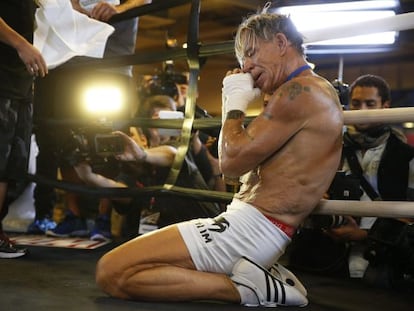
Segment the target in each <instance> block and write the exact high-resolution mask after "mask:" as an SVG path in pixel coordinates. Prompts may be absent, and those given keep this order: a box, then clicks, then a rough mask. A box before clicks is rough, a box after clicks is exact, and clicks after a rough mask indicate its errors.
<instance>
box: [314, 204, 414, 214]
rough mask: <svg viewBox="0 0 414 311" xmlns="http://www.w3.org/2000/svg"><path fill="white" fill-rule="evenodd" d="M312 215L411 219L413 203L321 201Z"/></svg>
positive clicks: (413, 210) (413, 208)
mask: <svg viewBox="0 0 414 311" xmlns="http://www.w3.org/2000/svg"><path fill="white" fill-rule="evenodd" d="M312 214H321V215H331V214H334V215H350V216H351V215H352V216H375V217H390V218H404V217H406V218H407V217H408V218H411V217H414V202H406V201H350V200H348V201H347V200H321V201H320V203H319V204H318V206H317V207H316V208H315V209H314V210H313V212H312Z"/></svg>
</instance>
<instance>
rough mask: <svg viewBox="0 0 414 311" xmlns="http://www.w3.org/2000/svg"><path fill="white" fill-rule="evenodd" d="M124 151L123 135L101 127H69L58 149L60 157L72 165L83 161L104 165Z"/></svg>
mask: <svg viewBox="0 0 414 311" xmlns="http://www.w3.org/2000/svg"><path fill="white" fill-rule="evenodd" d="M123 151H124V144H123V140H122V137H120V136H118V135H115V134H112V129H110V128H100V127H98V128H97V127H86V128H78V129H77V130H73V129H69V130H68V133H67V135H65V137H62V142H61V143H60V148H59V149H58V153H59V158H61V159H64V160H66V161H67V162H68V163H69V164H70V165H72V166H73V165H76V164H77V163H79V162H81V161H87V162H90V163H92V164H93V165H94V166H99V165H103V164H105V163H107V162H108V161H109V159H110V158H113V157H114V156H115V155H117V154H120V153H122V152H123Z"/></svg>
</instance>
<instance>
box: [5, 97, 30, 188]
mask: <svg viewBox="0 0 414 311" xmlns="http://www.w3.org/2000/svg"><path fill="white" fill-rule="evenodd" d="M32 115H33V106H32V100H31V99H9V98H1V97H0V181H10V180H16V181H19V180H23V179H25V177H26V175H27V167H28V161H29V151H30V143H31V134H32Z"/></svg>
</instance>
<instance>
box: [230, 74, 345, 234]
mask: <svg viewBox="0 0 414 311" xmlns="http://www.w3.org/2000/svg"><path fill="white" fill-rule="evenodd" d="M342 122H343V120H342V111H341V107H340V104H339V101H338V99H337V96H336V93H335V90H334V89H333V88H332V86H331V85H330V83H329V82H328V81H326V80H324V79H323V78H321V77H318V76H316V75H315V74H309V75H306V76H301V77H298V78H296V79H293V80H292V81H289V82H288V83H286V84H285V85H283V86H282V87H281V88H279V89H278V91H277V92H275V94H274V95H273V96H272V97H271V99H270V100H269V103H268V104H267V106H266V108H265V109H264V111H263V113H262V114H261V115H260V116H259V117H258V118H256V119H255V120H254V121H253V122H252V123H251V124H250V125H249V127H248V128H247V131H248V132H252V133H255V132H268V133H269V134H268V140H267V141H268V142H269V141H273V144H269V143H267V144H265V145H263V146H257V147H256V148H260V149H262V150H261V152H268V153H269V156H268V157H266V158H265V160H264V161H263V162H261V164H260V165H259V166H257V167H256V168H255V169H253V170H252V171H250V172H249V173H248V174H246V175H245V176H244V177H243V178H242V182H243V185H242V187H241V189H240V192H239V193H238V194H237V195H236V197H237V198H239V199H240V200H242V201H244V202H247V203H250V204H252V205H253V206H255V207H256V208H258V209H259V210H260V211H261V212H262V213H264V214H266V215H270V216H272V217H275V218H277V219H279V220H281V221H283V222H285V223H287V224H289V225H292V226H295V227H297V226H298V225H299V224H300V223H301V222H302V221H303V219H304V218H305V217H306V216H307V215H308V214H309V213H310V212H311V210H312V209H313V208H314V207H315V206H316V204H317V203H318V202H319V200H320V199H321V198H322V196H323V194H324V193H325V191H326V190H327V188H328V187H329V184H330V182H331V180H332V178H333V176H334V174H335V172H336V170H337V168H338V165H339V160H340V154H341V149H342ZM282 130H283V131H287V132H290V133H289V134H288V135H279V134H280V131H282ZM261 135H263V133H262V134H261ZM271 137H273V139H272V138H271ZM280 137H283V138H284V139H283V140H281V139H279V138H280Z"/></svg>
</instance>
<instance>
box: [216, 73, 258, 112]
mask: <svg viewBox="0 0 414 311" xmlns="http://www.w3.org/2000/svg"><path fill="white" fill-rule="evenodd" d="M253 83H254V82H253V78H252V76H251V74H250V73H236V74H232V75H229V76H227V77H225V78H224V79H223V89H222V101H223V103H222V104H223V107H222V113H223V114H224V115H223V118H225V117H226V115H227V112H229V111H231V110H240V111H243V112H245V111H246V109H247V106H248V105H249V103H251V102H252V101H254V100H255V99H257V98H258V97H260V95H261V91H260V89H258V88H254V87H253Z"/></svg>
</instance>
